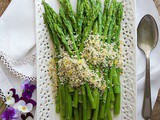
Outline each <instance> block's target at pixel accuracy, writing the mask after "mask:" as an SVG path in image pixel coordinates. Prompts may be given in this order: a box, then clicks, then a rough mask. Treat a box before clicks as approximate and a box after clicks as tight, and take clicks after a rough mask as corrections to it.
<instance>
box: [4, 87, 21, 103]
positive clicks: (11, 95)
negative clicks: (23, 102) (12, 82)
mask: <svg viewBox="0 0 160 120" xmlns="http://www.w3.org/2000/svg"><path fill="white" fill-rule="evenodd" d="M18 100H19V96H18V94H16V90H15V89H14V88H12V89H10V90H9V92H8V93H7V94H6V102H5V103H6V104H7V105H13V104H14V103H16V102H18Z"/></svg>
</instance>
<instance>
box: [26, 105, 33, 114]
mask: <svg viewBox="0 0 160 120" xmlns="http://www.w3.org/2000/svg"><path fill="white" fill-rule="evenodd" d="M26 108H27V110H28V112H31V111H32V108H33V105H32V104H31V103H28V104H27V106H26Z"/></svg>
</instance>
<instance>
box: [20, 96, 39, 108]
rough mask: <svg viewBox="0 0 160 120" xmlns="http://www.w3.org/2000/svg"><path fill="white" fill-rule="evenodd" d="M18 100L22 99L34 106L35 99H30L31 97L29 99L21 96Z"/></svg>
mask: <svg viewBox="0 0 160 120" xmlns="http://www.w3.org/2000/svg"><path fill="white" fill-rule="evenodd" d="M19 100H23V101H25V102H26V104H27V103H31V104H32V105H33V106H36V104H37V103H36V101H34V100H32V99H29V98H25V97H21V98H20V99H19Z"/></svg>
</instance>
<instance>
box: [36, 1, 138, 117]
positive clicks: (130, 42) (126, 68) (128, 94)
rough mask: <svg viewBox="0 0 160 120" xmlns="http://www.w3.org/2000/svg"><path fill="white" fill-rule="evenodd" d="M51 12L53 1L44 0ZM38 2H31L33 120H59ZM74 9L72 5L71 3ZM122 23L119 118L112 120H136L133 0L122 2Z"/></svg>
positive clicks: (50, 49) (48, 43) (47, 38)
mask: <svg viewBox="0 0 160 120" xmlns="http://www.w3.org/2000/svg"><path fill="white" fill-rule="evenodd" d="M46 1H47V2H48V3H49V4H50V5H51V6H52V7H54V9H55V10H56V11H57V10H58V6H57V5H58V4H56V5H54V4H53V3H55V1H54V0H46ZM41 2H42V0H36V1H35V8H36V12H35V13H36V37H37V86H38V89H37V95H38V97H37V101H38V105H37V107H38V109H37V113H38V116H37V119H38V120H59V114H56V112H55V101H54V98H53V89H52V82H51V81H50V77H49V75H48V72H49V70H48V64H49V61H50V59H51V54H52V53H53V52H54V51H53V44H52V41H51V39H50V36H49V33H48V30H47V28H46V25H45V24H44V21H43V12H44V9H43V5H42V4H41ZM56 2H57V1H56ZM71 2H72V3H73V5H76V4H75V3H76V2H75V1H71ZM122 2H123V5H124V19H123V22H122V31H121V39H122V40H123V41H124V44H123V62H124V63H123V72H124V73H123V75H122V77H121V89H122V98H121V99H122V100H121V114H120V115H119V116H116V117H115V116H114V119H115V120H136V71H135V65H136V63H135V62H136V60H135V52H136V50H135V45H136V36H135V0H122Z"/></svg>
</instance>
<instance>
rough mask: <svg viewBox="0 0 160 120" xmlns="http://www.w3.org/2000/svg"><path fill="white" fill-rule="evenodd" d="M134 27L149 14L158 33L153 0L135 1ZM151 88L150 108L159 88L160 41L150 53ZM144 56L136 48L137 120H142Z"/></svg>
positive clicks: (158, 20) (157, 20)
mask: <svg viewBox="0 0 160 120" xmlns="http://www.w3.org/2000/svg"><path fill="white" fill-rule="evenodd" d="M136 2H137V4H136V10H137V11H136V26H138V23H139V21H140V20H141V18H142V17H143V16H144V15H145V14H151V15H152V16H153V17H154V18H155V20H156V22H157V24H158V27H159V32H160V17H159V15H158V12H157V9H156V7H155V5H154V2H153V0H137V1H136ZM150 57H151V65H150V67H151V88H152V106H153V105H154V103H155V100H156V97H157V93H158V89H159V88H160V40H159V42H158V44H157V47H156V48H155V49H154V50H153V51H152V53H151V56H150ZM145 66H146V62H145V56H144V53H142V51H141V50H139V49H138V47H137V120H143V119H142V117H141V110H142V103H143V93H144V81H145Z"/></svg>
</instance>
